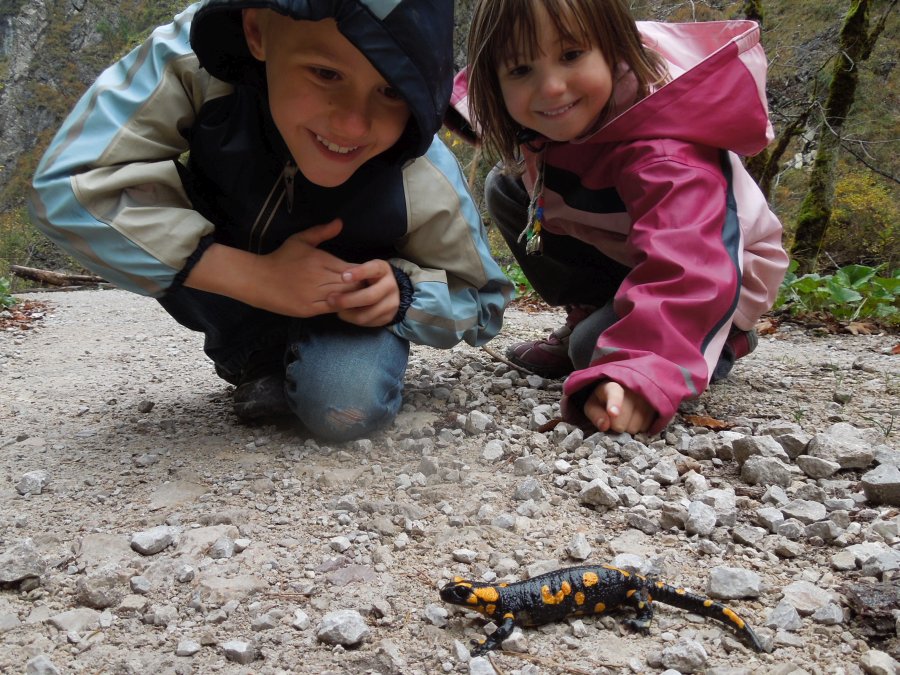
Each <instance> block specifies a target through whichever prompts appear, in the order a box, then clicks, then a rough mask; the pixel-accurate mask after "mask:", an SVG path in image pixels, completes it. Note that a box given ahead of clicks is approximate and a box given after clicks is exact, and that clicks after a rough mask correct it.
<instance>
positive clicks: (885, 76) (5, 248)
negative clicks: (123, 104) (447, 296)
mask: <svg viewBox="0 0 900 675" xmlns="http://www.w3.org/2000/svg"><path fill="white" fill-rule="evenodd" d="M472 4H473V0H457V2H456V8H457V12H456V25H457V30H456V61H457V65H458V66H462V65H463V64H464V62H465V39H466V27H467V26H468V24H469V17H470V15H471V6H472ZM630 4H631V6H632V9H633V12H634V14H635V16H636V18H638V19H647V20H659V21H710V20H721V19H732V18H752V19H755V20H758V21H760V23H761V25H762V41H763V44H764V46H765V48H766V53H767V56H768V59H769V68H770V70H769V81H768V96H769V105H770V111H771V116H772V121H773V125H774V127H775V132H776V140H775V141H774V142H773V143H772V145H770V147H769V148H768V149H767V150H766V151H765V152H763V153H761V154H760V155H758V156H756V157H754V158H748V159H747V160H746V161H747V164H748V167H749V168H750V170H751V173H753V174H754V176H755V177H756V178H757V179H758V181H759V182H760V184H761V185H762V187H763V189H764V191H765V192H766V193H767V195H768V198H769V202H770V204H771V206H772V208H773V210H774V211H775V212H776V213H777V214H778V215H779V217H780V218H781V220H782V222H783V223H784V225H785V246H786V247H787V248H788V249H789V250H790V251H791V254H792V258H793V259H794V266H793V270H792V272H791V274H789V276H788V279H787V280H786V282H785V285H784V286H783V288H782V290H783V293H782V296H781V297H780V299H779V303H780V304H787V305H793V306H794V307H795V309H807V310H816V309H825V310H829V309H831V310H833V311H834V312H836V313H838V314H841V313H843V315H844V317H843V318H846V319H856V318H858V317H860V316H868V317H872V318H874V319H875V320H877V321H878V322H880V323H882V325H886V326H890V327H892V328H896V327H897V325H898V322H900V306H898V302H900V300H898V298H900V152H898V149H900V147H898V146H900V114H898V111H900V92H898V57H900V31H898V15H900V11H897V8H896V5H897V0H828V1H822V0H742V1H738V2H726V1H716V0H708V1H699V0H695V1H690V2H672V1H668V2H666V1H661V0H635V1H634V2H632V3H630ZM186 6H187V3H186V2H184V1H183V0H180V1H178V0H156V1H154V2H149V1H145V0H118V1H116V0H113V1H106V2H102V3H101V2H96V1H95V0H0V305H2V303H3V301H4V298H6V299H7V300H8V301H11V300H9V299H10V296H9V293H10V292H11V291H15V290H20V289H21V288H23V287H24V286H26V285H33V283H30V282H28V283H26V282H23V281H22V280H20V279H18V278H16V277H15V276H14V274H13V273H12V272H13V271H15V269H16V267H17V266H19V267H33V268H41V269H50V270H59V271H65V272H74V273H78V272H83V271H84V270H81V269H79V268H78V266H77V264H76V263H74V262H73V261H71V260H70V259H68V258H67V257H66V256H64V255H63V254H62V253H61V252H60V251H59V250H58V249H56V248H55V247H54V246H53V245H52V244H51V243H50V242H49V240H47V239H46V238H45V237H44V236H43V235H42V234H40V233H39V232H38V231H37V230H36V229H35V228H34V227H33V225H32V224H31V223H30V222H29V219H28V214H27V209H26V207H25V203H26V199H27V194H28V189H29V184H30V180H31V176H32V175H33V173H34V169H35V167H36V166H37V163H38V161H39V160H40V157H41V155H42V153H43V150H44V149H45V148H46V146H47V144H48V143H49V141H50V139H51V138H52V136H53V134H54V133H55V131H56V129H57V128H58V126H59V124H60V123H61V122H62V120H63V119H64V117H65V116H66V115H67V114H68V112H69V111H70V110H71V109H72V107H73V106H74V104H75V102H76V101H77V99H78V98H79V97H80V96H81V94H82V93H83V92H84V91H85V89H86V88H87V87H88V86H90V84H91V83H92V82H93V81H94V79H95V78H96V77H97V75H98V74H99V73H100V72H101V71H102V70H103V68H105V67H106V66H107V65H109V64H110V63H112V62H113V61H114V60H116V59H117V58H119V57H121V56H122V55H124V54H125V53H127V52H128V51H129V50H130V49H132V48H134V47H135V46H136V45H138V44H139V43H140V42H141V41H142V40H143V39H144V37H146V35H147V34H148V33H149V32H150V30H152V29H153V28H154V27H156V26H157V25H161V24H164V23H167V22H169V21H170V20H171V18H172V17H173V16H174V15H175V14H176V13H178V12H179V11H181V10H182V9H183V8H184V7H186ZM443 137H444V140H445V142H446V143H447V144H448V145H449V146H450V147H451V148H452V149H453V150H454V152H455V153H456V154H457V156H458V157H459V158H460V160H461V162H462V163H463V164H464V166H465V168H466V170H467V171H468V173H469V175H470V179H471V182H472V187H473V193H474V194H475V195H476V196H479V195H480V189H481V185H480V181H481V179H482V178H483V176H484V174H485V173H486V172H487V170H488V169H489V168H490V158H484V157H481V156H480V154H479V153H477V152H475V151H474V150H473V149H472V148H471V147H469V146H466V145H465V144H464V143H462V142H460V141H459V140H457V139H456V138H454V137H453V136H451V135H450V134H449V133H445V134H443ZM488 224H489V223H488ZM492 242H493V248H494V253H495V255H496V256H497V258H498V259H499V260H500V261H501V262H502V263H503V264H504V265H505V267H506V269H507V272H508V273H509V274H510V276H511V277H513V278H514V280H516V281H518V282H519V283H520V284H521V286H522V289H523V290H525V291H527V284H526V283H525V280H524V279H522V278H521V277H520V275H519V274H518V271H517V269H516V268H515V265H514V263H513V261H512V260H511V257H510V256H509V253H508V250H506V248H505V246H504V245H503V244H502V243H500V240H499V238H497V237H492Z"/></svg>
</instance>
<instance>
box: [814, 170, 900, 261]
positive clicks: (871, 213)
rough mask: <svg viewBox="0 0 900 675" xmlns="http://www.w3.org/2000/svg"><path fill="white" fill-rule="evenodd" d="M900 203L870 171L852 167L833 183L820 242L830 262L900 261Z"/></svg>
mask: <svg viewBox="0 0 900 675" xmlns="http://www.w3.org/2000/svg"><path fill="white" fill-rule="evenodd" d="M898 223H900V207H898V206H897V202H896V201H895V199H894V198H893V196H892V195H891V194H890V191H889V190H888V188H887V187H886V186H885V185H884V184H883V183H880V182H878V181H877V180H876V179H875V177H874V176H873V175H872V173H871V172H867V173H862V172H860V171H854V172H851V173H848V174H847V175H845V176H844V177H843V178H841V179H840V180H839V181H838V182H837V184H836V185H835V192H834V206H833V208H832V212H831V221H830V223H829V225H828V232H827V234H826V236H825V241H824V243H823V251H824V252H825V253H827V255H828V258H830V259H831V261H832V264H834V265H835V266H836V267H843V266H845V265H849V264H853V263H864V264H869V265H877V264H881V265H883V266H885V268H886V269H893V268H894V267H895V266H896V265H897V264H898V263H900V225H898Z"/></svg>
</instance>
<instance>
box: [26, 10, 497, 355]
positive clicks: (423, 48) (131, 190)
mask: <svg viewBox="0 0 900 675" xmlns="http://www.w3.org/2000/svg"><path fill="white" fill-rule="evenodd" d="M251 6H252V7H260V6H266V7H269V8H271V9H274V10H275V11H279V12H281V13H283V14H287V15H289V16H292V17H293V18H296V19H309V20H318V19H322V18H334V19H335V20H336V21H337V23H338V28H339V30H340V31H341V32H342V33H343V34H344V35H345V36H346V37H347V38H348V39H349V40H350V41H351V42H352V43H353V44H354V45H356V46H357V48H359V49H360V50H361V51H363V52H364V53H365V54H366V56H367V57H368V58H369V60H370V61H371V62H372V63H373V65H374V66H375V67H376V69H378V70H379V72H381V73H382V75H383V76H384V77H385V79H386V80H387V81H388V82H389V83H390V84H391V85H392V86H393V87H395V88H396V89H398V90H399V91H400V93H401V94H402V95H403V96H404V98H405V99H406V101H407V102H408V103H409V106H410V110H411V116H410V122H409V125H408V127H407V130H406V132H405V133H404V135H403V137H402V138H401V139H400V141H398V143H397V144H396V145H395V146H394V147H393V148H392V149H390V150H388V151H387V152H385V153H383V154H382V155H379V156H378V157H376V158H374V159H373V160H371V161H370V162H368V163H367V164H366V165H364V166H363V167H361V168H360V169H359V171H357V172H356V174H354V175H353V176H352V177H351V179H350V180H348V181H347V182H346V183H344V184H343V185H340V186H338V187H335V188H323V187H320V186H316V185H314V184H312V183H310V182H309V181H307V180H306V179H305V178H304V176H303V175H302V173H300V172H299V171H298V170H297V167H296V164H295V162H294V160H293V158H292V157H291V155H290V153H289V152H288V150H287V147H286V145H285V144H284V142H283V141H282V139H281V137H280V135H279V133H278V131H277V129H276V127H275V125H274V123H273V121H272V119H271V116H270V114H269V109H268V105H267V94H266V84H265V74H264V70H263V69H262V68H261V66H260V64H259V63H257V62H256V61H255V60H254V59H253V58H252V57H251V56H250V54H249V52H248V51H247V47H246V44H245V42H244V38H243V33H242V31H241V23H240V16H241V9H242V8H244V7H251ZM452 11H453V3H452V2H450V1H449V0H318V1H317V2H308V1H305V0H276V1H270V2H267V3H266V2H263V3H260V2H235V1H230V2H229V1H227V0H204V2H200V3H197V4H194V5H191V6H190V7H188V8H187V9H186V10H185V11H184V12H182V13H181V14H179V15H178V16H177V17H176V18H175V20H174V21H173V23H171V24H169V25H167V26H162V27H160V28H158V29H156V30H155V31H154V32H153V34H152V35H151V36H150V37H149V38H148V39H147V41H146V42H144V44H142V45H141V46H139V47H138V48H136V49H135V50H134V51H133V52H131V53H130V54H128V55H127V56H126V57H124V58H123V59H122V60H121V61H119V62H118V63H116V64H114V65H112V66H111V67H110V68H108V69H107V70H106V71H105V72H104V73H102V74H101V75H100V77H99V78H98V79H97V81H96V82H95V83H94V84H93V86H91V88H90V89H89V90H88V91H87V92H86V93H85V94H84V96H83V97H82V98H81V100H80V101H79V102H78V104H77V105H76V107H75V109H74V110H73V111H72V112H71V113H70V115H69V117H68V118H67V119H66V120H65V122H64V123H63V124H62V127H61V128H60V129H59V131H58V133H57V134H56V136H55V138H54V139H53V141H52V142H51V144H50V146H49V148H48V149H47V151H46V153H45V155H44V157H43V159H42V161H41V163H40V165H39V167H38V169H37V172H36V175H35V178H34V190H33V191H32V195H31V203H30V210H31V214H32V217H33V219H34V221H35V223H36V224H37V226H38V227H39V228H40V229H41V230H42V231H43V232H45V233H46V234H47V235H48V236H49V237H50V238H51V239H52V240H53V241H54V242H55V243H56V244H58V245H59V246H60V247H62V248H63V249H65V250H66V251H67V252H69V253H70V254H71V255H72V256H74V257H75V258H76V259H77V260H78V261H79V262H81V263H82V264H83V265H84V266H85V267H87V268H89V269H91V270H92V271H94V272H95V273H97V274H99V275H101V276H103V277H104V278H106V279H107V280H109V281H110V282H112V283H114V284H116V285H117V286H119V287H121V288H124V289H128V290H130V291H134V292H136V293H140V294H143V295H149V296H153V297H157V298H159V297H163V296H165V295H166V293H168V292H170V291H172V290H173V289H175V288H177V287H178V286H179V285H180V284H181V283H183V281H184V279H185V278H186V277H187V275H188V273H189V272H190V270H191V268H192V266H193V265H194V264H195V263H196V261H197V260H198V259H199V257H200V256H201V255H202V254H203V252H204V251H205V250H206V248H207V247H208V246H209V245H210V244H212V243H214V242H216V243H221V244H225V245H229V246H233V247H236V248H241V249H244V250H249V251H253V252H256V253H259V254H265V253H269V252H271V251H273V250H274V249H276V248H278V246H279V245H280V244H281V243H282V242H283V241H284V240H285V239H286V238H287V237H289V236H290V235H292V234H295V233H296V232H299V231H302V230H304V229H306V228H308V227H311V226H313V225H317V224H322V223H327V222H330V221H331V220H333V219H335V218H341V219H342V220H343V223H344V226H343V230H342V232H341V233H340V235H339V236H338V237H336V238H335V239H334V240H332V241H329V242H326V244H324V245H323V246H322V248H323V249H326V250H328V251H329V252H331V253H334V254H335V255H338V256H339V257H341V258H343V259H344V260H348V261H350V262H363V261H365V260H370V259H373V258H382V259H385V260H388V261H389V262H390V263H391V264H392V265H393V266H394V267H395V268H397V269H399V270H401V271H402V272H403V273H405V274H406V275H407V276H408V277H409V280H410V281H411V282H412V297H411V302H410V304H409V306H408V309H407V310H406V312H405V314H404V315H403V319H402V320H401V321H400V322H399V323H396V324H393V325H392V326H390V327H389V328H390V330H392V331H394V332H395V333H396V334H397V335H399V336H400V337H402V338H405V339H408V340H410V341H412V342H414V343H418V344H425V345H430V346H434V347H449V346H452V345H454V344H456V343H458V342H459V341H460V340H465V341H466V342H468V343H470V344H472V345H479V344H483V343H484V342H487V341H488V340H489V339H491V338H492V337H493V336H495V335H496V334H497V333H498V332H499V330H500V327H501V323H502V315H503V310H504V308H505V306H506V304H507V303H508V302H509V300H510V298H511V296H512V286H511V284H510V283H509V281H508V280H507V279H506V278H505V277H504V275H503V273H502V271H501V270H500V268H499V266H498V265H497V264H496V262H495V261H494V260H493V259H492V258H491V255H490V251H489V248H488V244H487V240H486V236H485V233H484V228H483V225H482V222H481V219H480V215H479V212H478V209H477V208H476V206H475V204H474V202H473V200H472V198H471V196H470V194H469V191H468V189H467V186H466V182H465V180H464V177H463V175H462V173H461V171H460V167H459V164H458V162H457V161H456V158H455V157H454V156H453V154H452V153H451V152H450V151H449V150H448V149H447V148H446V146H445V145H444V144H443V143H442V142H441V141H440V140H439V139H438V138H437V137H436V135H435V134H436V133H437V131H438V130H439V129H440V125H441V119H442V117H443V114H444V111H445V108H446V104H447V101H448V100H449V96H450V88H451V82H452V76H453V71H452V59H451V57H450V52H451V31H452V29H453V20H452Z"/></svg>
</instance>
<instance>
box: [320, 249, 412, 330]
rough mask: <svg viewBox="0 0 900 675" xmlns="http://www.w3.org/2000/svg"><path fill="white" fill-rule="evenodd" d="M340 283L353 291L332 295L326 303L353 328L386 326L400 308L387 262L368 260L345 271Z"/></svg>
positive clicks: (392, 273)
mask: <svg viewBox="0 0 900 675" xmlns="http://www.w3.org/2000/svg"><path fill="white" fill-rule="evenodd" d="M342 281H343V282H344V283H346V284H349V285H352V286H353V287H354V290H351V291H344V292H340V293H332V294H331V295H329V296H328V304H329V306H330V307H331V308H332V310H334V311H336V312H337V315H338V317H339V318H340V319H341V320H343V321H346V322H347V323H352V324H354V325H356V326H365V327H369V328H374V327H376V326H386V325H387V324H389V323H390V322H391V321H393V319H394V317H395V316H396V315H397V310H398V309H399V308H400V289H399V288H398V287H397V280H396V279H395V278H394V271H393V270H392V269H391V266H390V264H389V263H388V262H387V261H386V260H370V261H369V262H366V263H363V264H362V265H358V266H356V267H353V268H352V269H349V270H347V271H346V272H344V273H343V275H342Z"/></svg>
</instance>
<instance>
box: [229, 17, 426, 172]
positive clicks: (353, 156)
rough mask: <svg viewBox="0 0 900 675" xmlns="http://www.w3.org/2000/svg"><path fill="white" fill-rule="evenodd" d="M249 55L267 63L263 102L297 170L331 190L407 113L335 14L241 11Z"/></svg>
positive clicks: (392, 139)
mask: <svg viewBox="0 0 900 675" xmlns="http://www.w3.org/2000/svg"><path fill="white" fill-rule="evenodd" d="M244 33H245V35H246V38H247V46H248V47H249V49H250V52H251V53H252V54H253V56H254V57H255V58H257V59H259V60H260V61H264V62H265V64H266V78H267V81H268V87H269V107H270V109H271V111H272V118H273V119H274V121H275V125H276V126H277V127H278V131H279V132H280V133H281V135H282V137H283V138H284V141H285V143H286V144H287V146H288V148H289V149H290V151H291V155H292V156H293V158H294V161H295V162H296V163H297V167H298V168H299V169H300V171H301V173H302V174H303V175H304V176H305V177H306V178H307V179H309V180H310V181H312V182H313V183H315V184H316V185H321V186H322V187H336V186H338V185H341V184H342V183H344V182H346V181H347V180H348V179H349V178H350V176H352V175H353V173H354V172H355V171H356V170H357V169H358V168H359V167H360V166H362V165H363V164H365V163H366V162H367V161H368V160H370V159H371V158H373V157H375V156H376V155H379V154H381V153H382V152H384V151H385V150H387V149H389V148H390V147H392V146H393V145H394V144H395V143H396V142H397V141H398V140H399V138H400V136H401V135H402V134H403V131H404V130H405V129H406V124H407V121H408V120H409V117H410V113H409V107H408V106H407V104H406V102H405V101H404V100H403V99H402V98H400V96H399V95H398V93H397V92H396V90H395V89H394V88H393V87H391V86H390V85H389V84H388V83H387V82H386V81H385V79H384V78H383V77H382V76H381V74H380V73H379V72H378V71H377V70H375V68H374V67H373V66H372V64H371V63H370V62H369V60H368V59H367V58H366V57H365V56H364V55H363V53H362V52H360V51H359V50H358V49H356V47H354V46H353V45H352V44H351V43H350V41H349V40H347V38H345V37H344V36H343V35H342V34H341V33H340V31H338V29H337V24H336V23H335V22H334V20H333V19H328V20H325V21H315V22H313V21H296V20H294V19H291V18H289V17H285V16H283V15H281V14H278V13H277V12H272V11H269V10H260V9H247V10H244Z"/></svg>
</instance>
